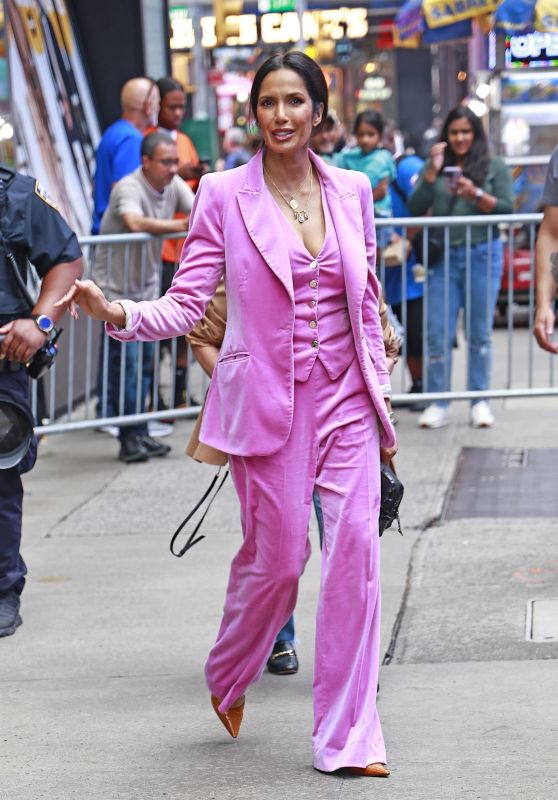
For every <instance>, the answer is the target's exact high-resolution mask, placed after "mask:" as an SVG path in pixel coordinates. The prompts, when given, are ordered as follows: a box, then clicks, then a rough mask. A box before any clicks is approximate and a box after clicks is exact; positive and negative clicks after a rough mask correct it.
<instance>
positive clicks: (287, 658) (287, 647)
mask: <svg viewBox="0 0 558 800" xmlns="http://www.w3.org/2000/svg"><path fill="white" fill-rule="evenodd" d="M267 668H268V670H269V672H271V673H272V674H273V675H294V674H295V673H296V672H298V657H297V655H296V650H295V649H294V644H293V643H292V642H287V641H282V642H275V644H274V646H273V650H272V651H271V655H270V657H269V658H268V660H267Z"/></svg>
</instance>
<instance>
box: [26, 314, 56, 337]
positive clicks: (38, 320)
mask: <svg viewBox="0 0 558 800" xmlns="http://www.w3.org/2000/svg"><path fill="white" fill-rule="evenodd" d="M31 319H32V320H33V322H34V323H35V325H36V326H37V328H38V329H39V330H40V331H41V333H44V335H45V336H49V335H50V334H51V333H52V331H53V330H54V321H53V320H52V318H51V317H49V316H47V315H46V314H32V316H31Z"/></svg>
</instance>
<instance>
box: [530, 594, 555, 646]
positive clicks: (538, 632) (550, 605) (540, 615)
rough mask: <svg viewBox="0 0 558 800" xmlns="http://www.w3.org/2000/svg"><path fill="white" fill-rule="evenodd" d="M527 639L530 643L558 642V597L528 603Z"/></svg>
mask: <svg viewBox="0 0 558 800" xmlns="http://www.w3.org/2000/svg"><path fill="white" fill-rule="evenodd" d="M526 638H527V640H528V641H530V642H558V597H549V598H544V599H542V600H529V601H528V602H527V631H526Z"/></svg>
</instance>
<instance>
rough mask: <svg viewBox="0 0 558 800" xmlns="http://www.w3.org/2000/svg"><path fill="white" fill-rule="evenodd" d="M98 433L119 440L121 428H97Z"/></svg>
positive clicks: (113, 426)
mask: <svg viewBox="0 0 558 800" xmlns="http://www.w3.org/2000/svg"><path fill="white" fill-rule="evenodd" d="M95 430H96V431H99V433H108V435H109V436H112V437H114V438H115V439H118V435H119V434H120V428H118V427H117V426H116V425H103V426H102V427H101V428H95Z"/></svg>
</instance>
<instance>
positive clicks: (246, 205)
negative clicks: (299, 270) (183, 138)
mask: <svg viewBox="0 0 558 800" xmlns="http://www.w3.org/2000/svg"><path fill="white" fill-rule="evenodd" d="M236 197H237V200H238V205H239V208H240V213H241V214H242V218H243V220H244V224H245V225H246V230H247V231H248V233H249V235H250V238H251V239H252V241H253V242H254V244H255V246H256V247H257V248H258V250H259V252H260V254H261V256H262V258H263V259H264V260H265V262H266V263H267V265H268V266H269V268H270V269H271V270H272V271H273V272H274V274H275V275H276V276H277V278H279V280H280V281H281V283H282V284H283V286H284V287H285V289H286V290H287V293H288V295H289V297H290V298H291V300H292V302H293V303H294V290H293V276H292V273H291V262H290V260H289V253H288V250H287V245H286V244H285V240H284V238H283V236H281V232H280V231H278V230H277V224H276V219H277V216H276V215H277V211H276V209H275V208H274V207H273V198H272V197H271V195H270V193H269V192H268V190H267V187H266V186H265V184H264V179H263V167H262V151H261V150H260V151H259V153H257V155H256V156H254V158H252V159H251V161H250V162H249V163H248V172H247V176H246V183H245V185H244V187H243V188H242V189H239V191H238V192H237V193H236Z"/></svg>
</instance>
